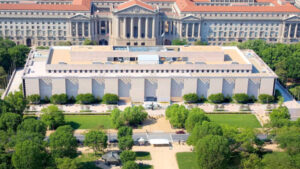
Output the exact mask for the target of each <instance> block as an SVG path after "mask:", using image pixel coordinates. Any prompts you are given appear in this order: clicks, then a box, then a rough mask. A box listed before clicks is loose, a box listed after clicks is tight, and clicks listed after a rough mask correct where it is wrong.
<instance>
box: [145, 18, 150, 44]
mask: <svg viewBox="0 0 300 169" xmlns="http://www.w3.org/2000/svg"><path fill="white" fill-rule="evenodd" d="M145 22H146V24H145V38H146V39H148V31H149V30H148V27H149V18H148V17H147V18H145Z"/></svg>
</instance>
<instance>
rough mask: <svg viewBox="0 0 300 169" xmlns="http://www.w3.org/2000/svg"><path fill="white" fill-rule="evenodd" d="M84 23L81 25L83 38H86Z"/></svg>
mask: <svg viewBox="0 0 300 169" xmlns="http://www.w3.org/2000/svg"><path fill="white" fill-rule="evenodd" d="M84 34H85V32H84V22H82V23H81V36H84Z"/></svg>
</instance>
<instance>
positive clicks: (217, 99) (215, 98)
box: [208, 93, 224, 104]
mask: <svg viewBox="0 0 300 169" xmlns="http://www.w3.org/2000/svg"><path fill="white" fill-rule="evenodd" d="M208 100H209V101H211V102H212V103H215V104H219V103H223V102H224V95H223V94H222V93H218V94H211V95H210V96H209V97H208Z"/></svg>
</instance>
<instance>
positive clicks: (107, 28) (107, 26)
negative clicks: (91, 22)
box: [106, 20, 109, 33]
mask: <svg viewBox="0 0 300 169" xmlns="http://www.w3.org/2000/svg"><path fill="white" fill-rule="evenodd" d="M106 33H109V21H108V20H107V21H106Z"/></svg>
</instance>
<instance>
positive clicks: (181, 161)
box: [176, 152, 199, 169]
mask: <svg viewBox="0 0 300 169" xmlns="http://www.w3.org/2000/svg"><path fill="white" fill-rule="evenodd" d="M176 159H177V163H178V167H179V169H199V167H198V165H197V163H196V154H195V153H193V152H183V153H177V154H176Z"/></svg>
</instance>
